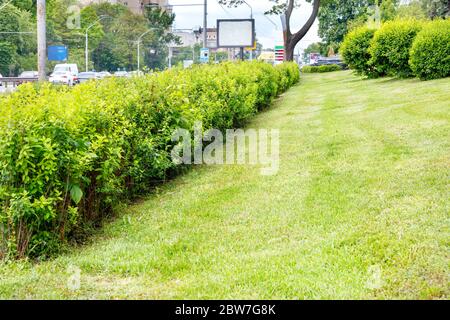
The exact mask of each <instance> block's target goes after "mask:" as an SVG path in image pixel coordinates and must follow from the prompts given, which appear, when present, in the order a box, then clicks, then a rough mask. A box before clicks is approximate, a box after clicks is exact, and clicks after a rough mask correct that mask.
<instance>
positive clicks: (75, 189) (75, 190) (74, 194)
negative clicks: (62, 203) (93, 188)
mask: <svg viewBox="0 0 450 320" xmlns="http://www.w3.org/2000/svg"><path fill="white" fill-rule="evenodd" d="M70 197H71V198H72V200H73V202H75V204H79V203H80V201H81V198H82V197H83V191H82V190H81V189H80V187H79V186H77V185H74V186H72V188H71V189H70Z"/></svg>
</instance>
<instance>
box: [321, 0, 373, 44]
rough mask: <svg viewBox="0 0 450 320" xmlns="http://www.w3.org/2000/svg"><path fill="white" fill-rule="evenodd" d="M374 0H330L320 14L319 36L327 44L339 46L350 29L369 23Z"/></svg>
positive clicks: (323, 6)
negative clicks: (353, 26)
mask: <svg viewBox="0 0 450 320" xmlns="http://www.w3.org/2000/svg"><path fill="white" fill-rule="evenodd" d="M373 4H374V0H329V1H328V2H326V3H324V4H323V5H322V8H321V9H320V13H319V35H320V37H321V38H322V40H323V41H324V42H326V43H327V44H339V43H341V42H342V41H343V40H344V36H345V35H346V34H347V32H348V27H349V26H350V25H351V24H352V22H353V21H357V22H358V23H357V24H361V23H362V22H365V21H367V18H368V11H369V7H370V5H373Z"/></svg>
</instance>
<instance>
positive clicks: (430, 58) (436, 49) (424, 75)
mask: <svg viewBox="0 0 450 320" xmlns="http://www.w3.org/2000/svg"><path fill="white" fill-rule="evenodd" d="M410 56H411V58H410V61H409V62H410V66H411V69H412V70H413V72H414V74H415V75H416V76H417V77H419V78H420V79H422V80H430V79H438V78H445V77H448V76H450V20H438V21H433V22H430V23H429V24H427V25H426V26H425V27H424V29H423V30H422V31H421V32H420V33H419V34H418V35H417V37H416V39H415V40H414V43H413V45H412V48H411V52H410Z"/></svg>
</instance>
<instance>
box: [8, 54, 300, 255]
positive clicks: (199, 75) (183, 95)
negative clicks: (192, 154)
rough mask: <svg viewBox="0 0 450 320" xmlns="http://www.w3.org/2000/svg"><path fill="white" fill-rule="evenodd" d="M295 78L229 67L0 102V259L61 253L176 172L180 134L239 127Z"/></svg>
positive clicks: (28, 91) (28, 92) (259, 67)
mask: <svg viewBox="0 0 450 320" xmlns="http://www.w3.org/2000/svg"><path fill="white" fill-rule="evenodd" d="M298 80H299V70H298V67H297V65H296V64H293V63H288V64H283V65H280V66H277V67H273V66H271V65H269V64H265V63H261V62H253V63H236V64H234V63H223V64H219V65H207V66H195V67H193V68H191V69H187V70H180V69H175V70H170V71H165V72H161V73H158V74H153V75H148V76H145V77H139V78H133V79H117V78H111V79H106V80H103V81H97V82H88V83H85V84H82V85H79V86H76V87H74V88H73V89H68V88H62V87H55V86H51V85H47V84H45V85H42V86H40V87H39V88H37V87H34V86H32V85H30V84H25V85H23V86H21V87H20V89H19V90H18V92H16V93H14V94H11V95H8V96H6V97H2V98H0V170H1V178H0V258H18V257H19V258H20V257H24V256H32V257H36V256H48V255H49V254H52V253H54V252H55V251H58V250H59V249H60V248H61V245H62V244H64V243H67V240H69V239H76V238H78V237H79V236H80V234H84V233H85V232H84V231H85V230H86V228H87V226H89V225H93V226H95V224H97V223H98V222H100V221H101V220H102V218H104V217H105V216H106V215H108V214H109V213H111V211H112V209H113V208H114V206H115V205H117V204H118V203H119V202H121V201H126V200H128V199H132V198H133V197H136V196H137V195H140V194H144V193H146V192H148V191H149V190H150V189H151V187H152V186H154V185H155V184H156V183H159V182H161V181H164V180H166V179H167V178H169V177H170V176H172V175H174V174H176V173H177V171H178V168H177V167H176V166H175V165H174V164H173V162H172V161H171V156H170V153H171V150H172V148H173V146H174V145H173V142H172V141H171V135H172V133H173V132H174V130H175V129H176V128H186V129H189V130H192V128H193V124H194V122H195V121H199V120H200V121H203V127H204V129H205V130H206V129H209V128H218V129H226V128H232V127H235V126H238V125H240V124H242V123H243V122H244V121H245V120H246V119H248V118H249V117H251V116H252V115H254V114H255V113H256V112H257V111H258V110H261V109H262V108H264V107H266V106H267V105H268V104H269V103H270V102H271V101H272V99H274V98H275V97H276V96H277V95H278V94H280V93H281V92H283V91H284V90H286V89H287V88H289V87H290V86H292V85H293V84H294V83H296V82H297V81H298Z"/></svg>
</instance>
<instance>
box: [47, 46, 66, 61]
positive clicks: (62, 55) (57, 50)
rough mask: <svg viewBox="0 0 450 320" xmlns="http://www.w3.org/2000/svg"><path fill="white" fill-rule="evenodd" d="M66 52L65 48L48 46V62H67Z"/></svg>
mask: <svg viewBox="0 0 450 320" xmlns="http://www.w3.org/2000/svg"><path fill="white" fill-rule="evenodd" d="M67 58H68V50H67V47H66V46H49V47H48V60H49V61H67Z"/></svg>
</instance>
